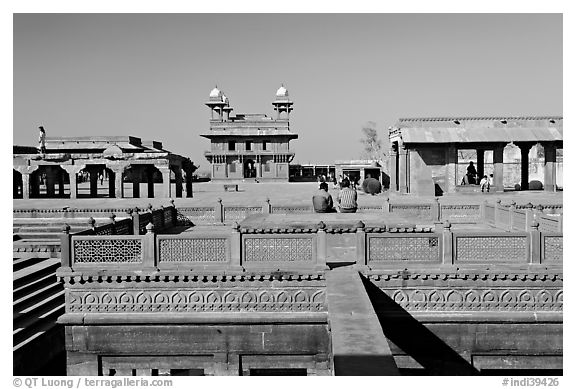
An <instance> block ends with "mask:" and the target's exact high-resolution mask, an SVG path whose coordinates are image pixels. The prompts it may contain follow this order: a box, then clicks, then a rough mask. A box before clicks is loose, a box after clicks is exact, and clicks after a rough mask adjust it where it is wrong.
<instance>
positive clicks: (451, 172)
mask: <svg viewBox="0 0 576 389" xmlns="http://www.w3.org/2000/svg"><path fill="white" fill-rule="evenodd" d="M445 158H446V191H447V192H448V193H454V192H456V185H458V184H459V183H460V181H459V177H458V149H457V148H456V146H455V145H453V144H450V145H449V146H448V147H447V148H446V157H445Z"/></svg>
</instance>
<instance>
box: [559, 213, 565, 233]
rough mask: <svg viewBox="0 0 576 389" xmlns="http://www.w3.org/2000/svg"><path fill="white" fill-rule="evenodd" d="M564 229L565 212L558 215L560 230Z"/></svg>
mask: <svg viewBox="0 0 576 389" xmlns="http://www.w3.org/2000/svg"><path fill="white" fill-rule="evenodd" d="M563 230H564V213H560V214H559V215H558V232H562V231H563Z"/></svg>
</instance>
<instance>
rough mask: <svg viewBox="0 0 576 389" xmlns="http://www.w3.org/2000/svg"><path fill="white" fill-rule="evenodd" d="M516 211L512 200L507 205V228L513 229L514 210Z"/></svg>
mask: <svg viewBox="0 0 576 389" xmlns="http://www.w3.org/2000/svg"><path fill="white" fill-rule="evenodd" d="M515 211H516V203H515V202H514V201H512V203H511V204H510V207H508V230H510V231H513V230H514V212H515Z"/></svg>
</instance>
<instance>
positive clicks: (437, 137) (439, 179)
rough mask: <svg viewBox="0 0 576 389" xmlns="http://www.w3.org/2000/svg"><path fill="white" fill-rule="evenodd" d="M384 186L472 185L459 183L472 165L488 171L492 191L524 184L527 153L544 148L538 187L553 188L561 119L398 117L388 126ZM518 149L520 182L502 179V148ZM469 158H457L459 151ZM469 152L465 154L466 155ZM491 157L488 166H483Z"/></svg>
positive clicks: (413, 189)
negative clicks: (387, 167)
mask: <svg viewBox="0 0 576 389" xmlns="http://www.w3.org/2000/svg"><path fill="white" fill-rule="evenodd" d="M389 136H390V144H391V151H390V188H391V190H392V191H396V192H399V193H414V194H418V195H425V196H426V195H430V196H433V195H440V194H443V193H454V192H460V191H467V190H470V189H474V188H473V186H472V188H471V186H469V185H461V183H462V178H463V175H464V174H465V171H466V170H465V167H464V166H460V165H467V164H468V163H469V162H470V161H471V162H473V163H474V165H475V167H476V170H477V173H478V176H480V177H482V176H483V175H484V174H490V173H492V174H493V175H494V178H493V189H492V190H493V191H496V192H502V191H504V187H505V186H508V187H514V186H515V184H518V185H519V186H520V189H522V190H526V189H528V187H529V185H528V184H529V153H530V150H531V149H532V148H533V147H534V146H535V145H537V144H540V145H541V146H542V147H543V149H544V183H543V184H544V190H546V191H555V190H556V189H557V180H556V174H557V172H556V171H557V166H556V164H557V162H556V161H557V157H556V154H557V150H560V149H562V147H563V120H562V117H556V116H543V117H467V118H458V117H453V118H407V119H399V120H398V122H397V123H396V125H395V126H394V127H392V128H390V132H389ZM510 144H514V145H515V146H517V147H518V148H519V149H520V154H521V158H520V182H519V183H515V182H512V183H507V182H505V181H504V177H505V174H504V173H505V172H504V166H505V164H504V162H505V159H504V149H505V148H506V146H507V145H510ZM461 150H469V151H473V154H472V155H475V157H474V158H473V159H468V158H467V159H466V160H465V161H459V157H458V155H459V151H461ZM467 155H470V154H467ZM486 160H491V161H492V163H491V165H492V166H491V170H490V172H488V171H487V170H486V169H485V164H486Z"/></svg>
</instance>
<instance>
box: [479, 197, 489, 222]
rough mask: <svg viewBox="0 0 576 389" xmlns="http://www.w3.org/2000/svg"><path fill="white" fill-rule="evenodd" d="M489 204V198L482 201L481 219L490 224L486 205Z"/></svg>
mask: <svg viewBox="0 0 576 389" xmlns="http://www.w3.org/2000/svg"><path fill="white" fill-rule="evenodd" d="M487 204H488V200H484V201H482V202H481V203H480V220H481V221H482V222H483V223H485V224H488V220H486V205H487Z"/></svg>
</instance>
